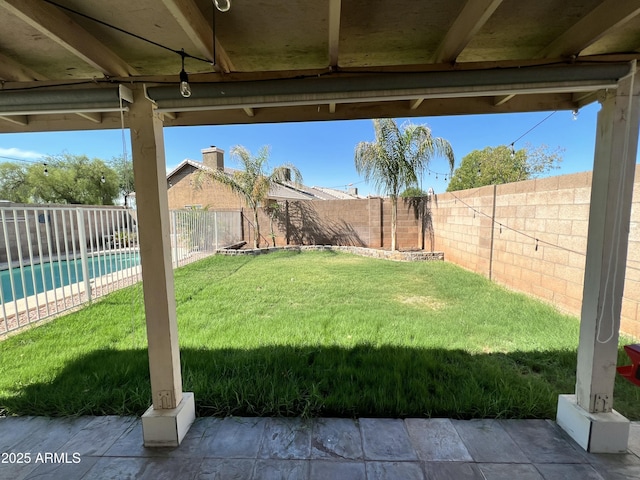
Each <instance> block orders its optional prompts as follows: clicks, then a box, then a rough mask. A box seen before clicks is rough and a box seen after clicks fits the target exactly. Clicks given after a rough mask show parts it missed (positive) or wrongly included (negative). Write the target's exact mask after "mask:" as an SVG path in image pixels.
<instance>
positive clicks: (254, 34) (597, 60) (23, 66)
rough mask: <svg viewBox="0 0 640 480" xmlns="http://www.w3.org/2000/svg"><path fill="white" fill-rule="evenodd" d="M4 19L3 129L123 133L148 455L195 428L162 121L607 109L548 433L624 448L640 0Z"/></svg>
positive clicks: (111, 7) (157, 2)
mask: <svg viewBox="0 0 640 480" xmlns="http://www.w3.org/2000/svg"><path fill="white" fill-rule="evenodd" d="M215 1H216V2H219V1H221V0H215ZM0 25H2V28H1V29H0V79H1V80H2V84H1V89H0V133H2V132H35V131H57V130H82V129H108V128H123V127H128V128H129V131H130V133H131V148H132V154H133V163H134V173H135V181H136V192H137V199H138V216H139V220H140V222H139V228H140V239H141V245H140V251H141V258H142V268H143V288H144V295H145V312H146V313H145V315H146V321H147V331H148V340H149V364H150V377H151V387H152V392H153V398H152V401H153V406H152V407H151V408H150V410H149V411H148V413H147V414H145V416H143V419H142V423H143V429H144V435H145V436H144V441H145V443H146V444H147V445H154V446H159V445H175V444H178V443H179V442H180V441H181V440H182V438H184V435H185V434H186V432H187V430H188V428H189V425H190V424H191V422H192V421H193V417H194V416H195V409H194V396H193V394H192V393H189V392H183V391H182V377H181V367H180V352H179V347H178V331H177V322H176V312H175V295H174V286H173V273H172V270H171V252H170V235H169V226H168V206H167V198H166V163H165V158H164V139H163V127H165V126H177V125H184V126H190V125H221V124H231V123H236V124H245V123H260V122H289V121H310V120H339V119H355V118H375V117H411V116H433V115H452V114H470V113H475V114H478V113H500V112H526V111H541V110H561V109H567V110H571V109H578V108H580V107H582V106H584V105H586V104H588V103H590V102H593V101H596V100H597V101H599V102H600V103H601V104H602V110H601V111H600V114H599V117H598V127H597V132H596V151H595V158H594V173H593V185H592V200H591V207H590V217H589V218H590V220H589V238H588V245H587V260H586V268H585V272H586V273H585V286H584V295H583V297H584V300H583V309H582V315H581V331H580V347H579V349H578V365H577V382H576V395H575V396H574V395H564V396H561V397H560V402H559V409H558V422H559V423H560V424H561V426H562V427H563V428H564V429H565V430H567V431H568V432H570V433H571V435H572V436H573V437H574V438H575V439H576V441H578V443H579V444H580V445H581V446H582V447H583V448H585V449H587V450H590V451H608V452H611V451H622V450H624V449H626V445H627V439H628V432H629V422H628V421H626V419H623V418H620V416H619V415H617V416H616V414H615V411H612V405H613V380H614V378H615V365H616V361H617V347H618V330H619V316H620V304H621V299H622V291H623V288H624V276H625V269H624V265H625V261H626V252H627V246H628V233H629V218H630V211H631V198H632V186H633V176H634V175H633V173H634V169H635V161H636V152H637V141H638V128H639V127H638V125H639V122H640V120H639V117H640V85H639V83H640V82H638V81H637V79H636V70H637V67H636V60H637V59H638V58H639V57H640V37H638V35H637V32H638V31H640V0H538V1H535V2H522V1H519V0H425V1H422V2H415V1H409V0H399V1H395V2H388V1H381V0H375V1H365V0H351V1H348V2H347V1H344V2H343V1H341V0H324V1H322V0H321V1H317V2H307V1H302V0H289V1H287V2H282V1H280V2H279V1H275V0H265V1H261V2H244V1H236V0H231V9H230V10H229V11H228V12H219V11H217V10H216V9H215V8H214V2H212V1H211V0H136V1H135V2H131V1H130V0H128V1H125V0H112V1H109V2H103V1H101V0H55V1H54V0H0ZM114 27H115V28H114ZM196 57H197V58H196ZM183 61H184V69H185V70H186V72H187V73H188V74H189V82H190V83H191V87H192V92H193V94H192V95H191V96H190V97H189V98H183V97H182V96H181V95H180V94H179V90H178V86H179V82H180V75H179V73H180V71H181V69H182V63H183ZM123 112H126V114H123ZM601 331H602V332H611V334H610V335H608V336H607V335H606V333H602V335H601ZM605 337H606V338H605Z"/></svg>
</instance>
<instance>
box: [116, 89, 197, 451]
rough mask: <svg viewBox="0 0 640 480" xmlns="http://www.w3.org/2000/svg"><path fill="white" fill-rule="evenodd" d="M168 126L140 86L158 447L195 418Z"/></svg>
mask: <svg viewBox="0 0 640 480" xmlns="http://www.w3.org/2000/svg"><path fill="white" fill-rule="evenodd" d="M162 126H163V125H162V120H161V117H160V114H158V113H157V112H156V111H155V106H154V105H153V104H152V103H151V102H150V101H148V100H147V99H146V98H145V95H144V91H143V90H142V89H141V88H137V89H135V91H134V102H133V104H132V105H131V106H130V110H129V128H130V131H131V150H132V156H133V171H134V180H135V187H136V198H137V208H138V229H139V234H140V258H141V263H142V288H143V292H144V306H145V317H146V324H147V339H148V344H149V347H148V350H149V372H150V377H151V392H152V402H153V405H152V406H151V407H150V408H149V409H148V410H147V412H146V413H145V414H144V415H143V416H142V429H143V438H144V444H145V446H156V447H160V446H178V445H179V444H180V442H181V441H182V439H183V438H184V436H185V435H186V433H187V431H188V430H189V427H190V426H191V424H192V423H193V420H194V419H195V405H194V398H193V393H186V392H185V393H183V392H182V373H181V370H180V349H179V346H178V327H177V322H176V304H175V294H174V285H173V269H172V268H171V237H170V228H169V206H168V199H167V181H166V173H165V168H166V167H165V156H164V138H163V132H162Z"/></svg>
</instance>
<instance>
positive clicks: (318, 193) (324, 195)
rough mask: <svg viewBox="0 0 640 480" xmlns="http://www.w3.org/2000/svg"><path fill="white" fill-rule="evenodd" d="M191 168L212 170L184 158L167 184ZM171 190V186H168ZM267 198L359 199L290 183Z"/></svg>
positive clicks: (272, 190) (276, 186)
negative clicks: (188, 167) (186, 168)
mask: <svg viewBox="0 0 640 480" xmlns="http://www.w3.org/2000/svg"><path fill="white" fill-rule="evenodd" d="M187 166H191V167H193V168H196V169H198V170H203V171H212V169H211V168H210V167H208V166H206V165H204V164H203V163H202V162H198V161H196V160H191V159H189V158H185V159H184V160H183V161H182V162H180V163H179V164H178V165H177V166H176V167H175V168H174V169H173V170H171V171H170V172H169V173H167V182H170V181H171V179H172V178H173V177H174V176H175V175H177V174H178V173H180V171H182V170H183V169H184V168H185V167H187ZM237 171H238V170H237V169H234V168H228V167H225V169H224V172H225V173H226V174H227V175H233V173H234V172H237ZM169 188H171V185H170V186H169ZM269 198H272V199H274V200H346V199H353V198H359V197H357V196H356V195H350V194H348V193H345V192H341V191H339V190H335V189H332V188H324V187H308V186H306V185H296V184H294V183H292V182H283V183H276V184H274V185H272V186H271V188H270V190H269Z"/></svg>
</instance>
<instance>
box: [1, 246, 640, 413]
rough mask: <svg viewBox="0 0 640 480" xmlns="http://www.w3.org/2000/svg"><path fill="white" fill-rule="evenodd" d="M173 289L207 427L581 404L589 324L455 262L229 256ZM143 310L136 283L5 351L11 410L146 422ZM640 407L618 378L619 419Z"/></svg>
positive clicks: (188, 377) (188, 380)
mask: <svg viewBox="0 0 640 480" xmlns="http://www.w3.org/2000/svg"><path fill="white" fill-rule="evenodd" d="M175 279H176V300H177V309H178V323H179V334H180V344H181V353H182V366H183V381H184V389H185V391H192V392H195V398H196V403H197V409H198V413H199V414H200V415H286V416H297V415H303V416H392V417H404V416H423V417H428V416H438V417H453V418H472V417H474V418H477V417H507V418H536V417H541V418H554V417H555V411H556V403H557V397H558V394H560V393H573V391H574V383H575V367H576V348H577V343H578V320H577V319H576V318H574V317H569V316H565V315H562V314H559V313H558V312H556V311H555V310H554V309H553V308H551V307H549V306H547V305H545V304H542V303H540V302H537V301H534V300H532V299H530V298H528V297H526V296H523V295H518V294H514V293H512V292H509V291H507V290H505V289H503V288H501V287H499V286H496V285H495V284H492V283H491V282H489V281H488V280H486V279H485V278H483V277H481V276H478V275H475V274H472V273H469V272H467V271H465V270H462V269H460V268H458V267H456V266H454V265H451V264H447V263H444V262H429V263H397V262H389V261H384V260H375V259H370V258H362V257H358V256H352V255H348V254H342V253H334V252H307V253H297V252H282V253H274V254H269V255H263V256H258V257H221V256H216V257H212V258H209V259H206V260H203V261H201V262H198V263H195V264H192V265H189V266H186V267H184V268H181V269H179V270H177V271H176V274H175ZM142 308H143V307H142V288H141V286H140V285H137V286H135V287H131V288H128V289H124V290H121V291H118V292H116V293H113V294H111V295H109V296H107V297H105V298H104V299H102V300H100V301H97V302H95V303H94V304H93V305H91V306H89V307H87V308H84V309H82V310H80V311H78V312H75V313H72V314H69V315H67V316H65V317H61V318H58V319H57V320H54V321H53V322H51V323H49V324H46V325H43V326H40V327H38V328H35V329H32V330H30V331H28V332H24V333H22V334H20V335H16V336H14V337H11V338H9V339H7V340H6V341H4V342H0V358H1V359H2V362H1V363H0V412H4V413H6V414H31V415H53V416H60V415H80V414H136V415H139V414H141V413H142V412H144V410H145V409H146V408H147V407H148V406H149V405H150V389H149V371H148V360H147V354H146V335H145V327H144V315H143V313H142ZM621 343H624V342H621ZM620 360H621V361H622V363H624V353H622V352H621V355H620ZM639 400H640V389H638V388H637V387H634V386H632V385H631V384H629V383H626V382H625V381H623V380H622V379H620V378H618V379H617V380H616V392H615V405H614V406H615V408H616V409H617V410H618V411H620V412H621V413H622V414H624V415H626V416H627V417H629V418H631V419H639V418H640V401H639Z"/></svg>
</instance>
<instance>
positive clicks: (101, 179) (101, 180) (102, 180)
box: [100, 173, 107, 183]
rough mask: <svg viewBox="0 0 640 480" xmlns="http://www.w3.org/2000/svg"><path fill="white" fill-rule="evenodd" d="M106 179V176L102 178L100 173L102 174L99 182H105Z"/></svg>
mask: <svg viewBox="0 0 640 480" xmlns="http://www.w3.org/2000/svg"><path fill="white" fill-rule="evenodd" d="M106 181H107V179H106V178H104V173H103V174H102V176H101V177H100V182H101V183H105V182H106Z"/></svg>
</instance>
